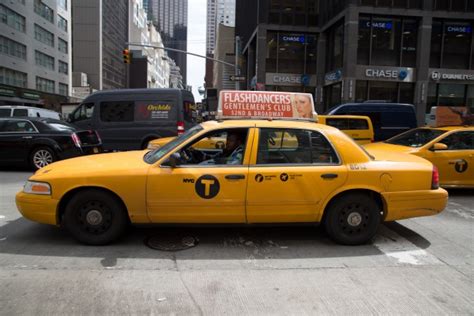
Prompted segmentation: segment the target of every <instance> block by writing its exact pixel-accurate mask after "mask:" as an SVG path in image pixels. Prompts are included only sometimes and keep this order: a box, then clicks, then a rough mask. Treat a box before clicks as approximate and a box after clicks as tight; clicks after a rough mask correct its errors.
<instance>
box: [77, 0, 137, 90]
mask: <svg viewBox="0 0 474 316" xmlns="http://www.w3.org/2000/svg"><path fill="white" fill-rule="evenodd" d="M128 5H129V4H128V0H72V12H73V37H72V40H73V47H72V49H73V71H74V72H82V73H86V74H87V77H88V82H89V84H90V86H91V88H92V89H96V90H103V89H104V90H105V89H121V88H126V87H127V65H126V64H124V63H123V60H122V53H121V52H122V50H123V49H124V48H125V47H126V44H125V43H126V42H127V41H128V21H129V16H128Z"/></svg>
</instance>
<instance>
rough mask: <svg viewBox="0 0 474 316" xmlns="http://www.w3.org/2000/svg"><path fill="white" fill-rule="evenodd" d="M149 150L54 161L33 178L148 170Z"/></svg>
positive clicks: (115, 173)
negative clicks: (147, 155)
mask: <svg viewBox="0 0 474 316" xmlns="http://www.w3.org/2000/svg"><path fill="white" fill-rule="evenodd" d="M147 152H148V151H147V150H137V151H126V152H117V153H106V154H98V155H89V156H82V157H77V158H71V159H66V160H62V161H58V162H55V163H52V164H50V165H48V166H46V167H44V168H41V169H40V170H38V171H37V172H36V173H35V174H34V176H33V179H35V178H36V179H37V178H49V177H54V178H55V177H58V176H60V177H65V178H67V177H70V176H77V175H82V176H88V175H94V176H96V175H107V174H109V175H117V174H121V175H125V174H127V173H128V172H133V170H135V171H136V169H137V168H141V169H144V170H147V167H149V166H150V165H149V164H147V163H146V162H145V161H143V156H144V155H145V154H146V153H147Z"/></svg>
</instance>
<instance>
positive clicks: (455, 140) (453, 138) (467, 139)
mask: <svg viewBox="0 0 474 316" xmlns="http://www.w3.org/2000/svg"><path fill="white" fill-rule="evenodd" d="M440 143H443V144H446V145H447V146H448V150H472V149H474V132H470V131H468V132H457V133H453V134H451V135H449V136H446V137H445V138H444V139H442V140H440Z"/></svg>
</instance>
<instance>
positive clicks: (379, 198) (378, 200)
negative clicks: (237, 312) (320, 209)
mask: <svg viewBox="0 0 474 316" xmlns="http://www.w3.org/2000/svg"><path fill="white" fill-rule="evenodd" d="M354 193H359V194H365V195H368V196H369V197H371V198H373V199H374V200H375V202H376V203H377V205H378V206H379V207H380V209H381V210H382V212H383V215H382V221H383V220H384V219H385V217H386V215H387V207H386V203H385V201H384V199H383V197H382V195H381V194H380V193H378V192H376V191H372V190H369V189H353V190H348V191H343V192H340V193H338V194H336V195H335V196H333V197H332V198H331V200H330V201H329V202H328V203H327V204H326V207H325V208H324V213H323V217H322V218H321V223H324V221H325V219H326V214H327V212H326V211H327V210H328V209H329V207H331V204H332V203H334V202H335V201H336V200H337V199H339V198H341V197H342V196H345V195H349V194H354Z"/></svg>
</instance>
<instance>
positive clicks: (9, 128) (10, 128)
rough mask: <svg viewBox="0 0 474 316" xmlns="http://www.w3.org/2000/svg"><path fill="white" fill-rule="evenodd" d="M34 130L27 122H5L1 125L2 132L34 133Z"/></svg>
mask: <svg viewBox="0 0 474 316" xmlns="http://www.w3.org/2000/svg"><path fill="white" fill-rule="evenodd" d="M35 131H36V129H35V128H34V127H33V125H32V124H31V123H30V122H27V121H7V122H5V125H3V129H2V132H6V133H15V132H16V133H18V132H27V133H29V132H35Z"/></svg>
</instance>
